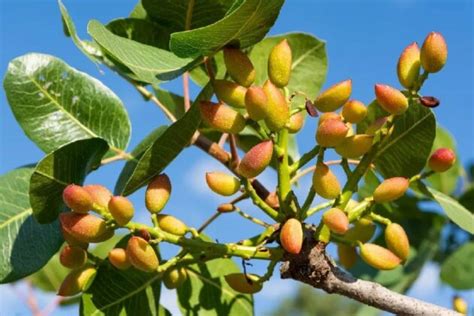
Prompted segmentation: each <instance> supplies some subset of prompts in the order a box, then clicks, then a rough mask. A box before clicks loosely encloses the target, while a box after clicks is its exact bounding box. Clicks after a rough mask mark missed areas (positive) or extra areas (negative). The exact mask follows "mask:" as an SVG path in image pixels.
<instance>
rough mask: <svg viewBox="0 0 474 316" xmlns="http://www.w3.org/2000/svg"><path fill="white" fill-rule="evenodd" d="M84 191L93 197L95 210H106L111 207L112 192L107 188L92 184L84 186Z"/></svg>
mask: <svg viewBox="0 0 474 316" xmlns="http://www.w3.org/2000/svg"><path fill="white" fill-rule="evenodd" d="M84 189H85V190H86V191H87V192H89V194H90V195H91V197H92V202H93V208H94V210H95V209H96V208H97V207H99V208H100V210H99V211H101V210H106V209H107V207H108V205H109V200H110V198H111V197H112V192H110V191H109V189H107V188H106V187H104V186H102V185H99V184H90V185H86V186H84Z"/></svg>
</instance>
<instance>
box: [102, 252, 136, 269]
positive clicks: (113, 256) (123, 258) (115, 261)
mask: <svg viewBox="0 0 474 316" xmlns="http://www.w3.org/2000/svg"><path fill="white" fill-rule="evenodd" d="M108 258H109V262H110V263H111V264H112V265H113V266H114V267H116V268H117V269H119V270H126V269H128V268H130V267H131V266H132V264H131V263H130V261H129V260H128V255H127V251H126V250H125V249H123V248H114V249H112V250H110V251H109V254H108Z"/></svg>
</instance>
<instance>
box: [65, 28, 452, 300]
mask: <svg viewBox="0 0 474 316" xmlns="http://www.w3.org/2000/svg"><path fill="white" fill-rule="evenodd" d="M223 53H224V62H225V67H226V70H227V74H226V76H225V77H224V78H214V76H213V74H211V73H210V74H209V76H210V79H211V82H212V85H213V88H214V92H215V94H216V97H217V100H218V102H212V101H201V102H200V104H199V108H200V113H201V116H202V119H203V121H204V123H205V124H206V125H207V126H208V127H210V128H212V129H214V130H216V131H219V132H221V133H227V134H230V141H229V144H230V146H231V154H232V157H231V159H229V163H227V164H226V166H227V167H228V169H229V170H230V171H229V172H228V173H226V172H221V171H210V172H207V173H206V175H205V181H206V183H207V185H208V186H209V188H210V190H212V191H213V192H215V193H216V194H219V195H221V196H224V197H229V196H233V195H235V194H237V193H238V192H240V193H241V194H240V195H239V197H237V198H235V199H234V200H232V201H230V202H227V203H223V204H221V205H219V206H218V208H217V215H216V216H214V217H212V218H211V219H210V221H213V220H214V219H216V218H217V216H218V215H221V214H224V213H237V214H239V215H241V216H243V217H244V218H245V219H247V220H250V221H252V222H253V223H255V224H258V225H261V226H263V227H264V228H265V230H264V231H263V232H262V233H261V234H260V235H257V236H255V237H253V238H249V239H246V240H243V241H241V242H239V243H235V244H219V243H214V242H208V241H205V238H201V237H202V236H201V235H200V231H198V230H196V229H194V228H191V227H188V226H187V225H186V224H184V223H183V222H182V221H181V220H179V219H178V218H176V217H173V216H172V215H168V214H162V213H161V212H162V211H163V210H164V208H165V207H166V205H167V202H168V200H169V198H170V195H171V191H172V186H171V181H170V179H169V177H168V176H167V175H166V174H160V175H158V176H156V177H155V178H154V179H152V180H151V181H150V183H149V184H148V187H147V189H146V192H145V205H146V208H147V209H148V211H149V213H150V216H151V220H152V222H153V227H150V226H146V225H143V224H138V223H134V222H132V219H133V216H134V213H135V209H134V206H133V204H132V203H131V201H130V200H129V199H128V198H126V197H124V196H113V195H112V193H111V192H110V191H109V190H108V189H107V188H105V187H103V186H101V185H85V186H80V185H75V184H71V185H69V186H67V187H66V188H65V189H64V192H63V198H64V203H65V204H66V205H67V206H68V207H69V208H70V209H71V212H65V213H62V214H61V215H60V223H61V228H62V232H63V236H64V238H65V240H66V241H67V245H66V246H65V247H64V248H63V250H62V251H61V255H60V261H61V263H62V264H63V265H64V266H65V267H67V268H70V269H72V271H71V273H70V274H69V275H68V276H67V277H66V279H65V280H64V282H63V284H62V286H61V289H60V290H59V294H60V295H65V296H68V295H75V294H77V293H78V292H80V291H84V290H86V289H87V287H88V286H89V285H90V284H91V282H92V281H93V278H94V275H95V273H96V268H97V265H98V264H101V262H102V261H101V260H97V258H95V257H94V256H91V255H90V253H88V252H87V249H88V245H89V243H100V242H103V241H105V240H107V239H109V238H111V237H112V236H113V235H114V232H115V230H116V229H118V228H125V229H128V230H129V231H130V232H131V234H130V236H129V238H128V240H126V245H125V246H124V248H115V249H112V250H111V251H110V252H109V254H108V258H107V260H106V262H108V263H110V264H111V265H112V266H113V267H115V268H116V269H119V270H125V269H130V268H134V269H138V270H140V271H143V272H147V273H158V274H160V276H161V277H162V279H163V282H164V284H165V286H166V287H167V288H170V289H171V288H176V287H178V286H181V285H182V284H183V283H184V282H185V281H186V279H187V269H186V266H187V265H188V264H190V263H193V262H196V260H212V259H213V258H217V257H228V256H240V257H242V258H244V259H251V258H260V259H262V258H264V259H268V260H270V261H271V264H270V265H269V269H268V272H267V274H265V275H263V276H258V275H254V274H247V273H246V272H244V273H232V274H228V275H227V276H226V277H225V280H226V282H227V283H228V285H229V286H230V287H231V288H233V289H234V290H235V291H238V292H241V293H256V292H258V291H260V290H261V288H262V286H263V282H265V281H266V280H268V279H269V278H270V276H271V274H272V271H273V269H274V267H275V264H276V262H277V261H278V260H280V259H281V257H282V254H283V252H286V253H287V254H288V255H290V256H291V255H298V254H299V253H300V252H301V251H302V248H303V243H304V241H305V238H307V236H308V235H309V234H311V235H312V236H313V237H312V238H314V239H317V240H319V241H320V242H322V243H326V244H327V243H330V242H334V243H335V244H336V245H337V252H338V259H339V263H340V264H341V265H342V266H344V267H345V268H347V269H349V268H351V267H352V266H353V265H354V264H355V263H356V261H357V260H358V258H359V257H360V258H362V260H363V261H365V262H366V263H367V264H369V265H371V266H372V267H374V268H377V269H380V270H390V269H394V268H396V267H397V266H399V265H400V264H403V263H404V262H405V261H406V260H407V259H408V258H409V253H410V243H409V239H408V236H407V234H406V232H405V230H404V229H403V227H402V226H401V225H400V224H397V223H393V222H391V220H390V219H388V218H385V217H383V216H381V215H379V214H376V213H375V206H376V205H377V204H381V203H392V202H394V201H396V200H397V199H399V198H401V197H402V196H403V195H405V194H406V192H407V191H408V190H409V187H410V183H412V182H414V181H417V180H419V179H421V178H423V177H426V176H427V175H429V174H431V173H433V172H444V171H446V170H448V169H449V168H450V167H451V166H452V165H453V164H454V162H455V159H456V157H455V154H454V152H453V151H452V150H451V149H448V148H440V149H437V150H436V151H435V152H434V153H433V154H432V155H431V157H430V158H429V160H428V163H427V165H428V167H429V168H430V169H431V171H428V172H425V173H423V174H420V175H417V176H415V177H413V178H411V179H407V178H403V177H392V178H387V179H384V180H383V181H382V182H381V183H380V184H379V185H378V186H377V187H376V189H375V190H374V191H373V194H372V196H371V197H368V198H366V199H364V200H362V201H359V202H356V201H354V200H352V194H353V193H354V192H355V191H356V190H357V183H358V182H359V181H360V179H361V177H362V176H363V175H364V174H365V173H366V172H367V170H369V169H370V168H371V167H372V164H373V157H374V156H375V155H376V150H377V145H378V144H379V143H380V142H383V141H384V140H386V139H387V138H388V137H389V136H390V133H391V132H392V130H393V128H392V126H393V121H394V118H395V117H396V116H400V115H403V114H404V113H405V112H406V111H407V109H408V108H409V107H410V106H423V102H421V103H420V102H415V101H417V100H419V97H420V96H419V95H418V91H419V89H420V88H421V86H422V85H423V82H424V81H425V80H426V79H427V77H428V74H429V73H435V72H438V71H439V70H440V69H441V68H442V67H443V66H444V64H445V62H446V57H447V49H446V43H445V42H444V39H443V37H442V36H441V35H440V34H438V33H430V34H429V35H428V37H427V38H426V40H425V42H424V44H423V46H422V48H421V50H420V49H419V48H418V46H417V44H416V43H413V44H411V45H409V46H408V47H407V48H406V49H405V50H404V51H403V52H402V54H401V56H400V59H399V62H398V65H397V74H398V78H399V81H400V84H401V85H402V86H403V87H404V88H405V89H406V90H403V91H400V90H398V89H396V88H394V87H391V86H388V85H385V84H376V85H375V98H376V104H377V105H378V106H380V108H381V109H382V110H383V111H384V112H386V115H385V116H383V117H381V118H378V119H376V120H373V121H371V122H370V124H369V126H368V128H367V129H366V130H365V132H364V133H356V132H355V128H354V124H358V123H360V122H362V121H364V120H365V119H366V118H367V116H368V108H367V107H366V106H365V105H364V103H362V102H361V101H359V100H355V99H351V94H352V81H351V80H344V81H342V82H339V83H336V84H334V85H333V86H331V87H330V88H328V89H326V90H325V91H323V92H321V93H320V94H319V95H318V96H317V97H316V98H315V100H309V99H308V98H307V99H306V103H305V104H304V105H302V106H297V105H294V104H292V102H291V101H292V100H291V99H292V95H293V94H294V93H297V91H291V71H292V65H293V56H292V49H291V45H290V43H289V42H288V41H287V40H286V39H283V40H281V41H280V42H279V43H277V44H276V45H275V46H274V47H273V49H272V50H271V52H270V53H269V55H268V67H267V73H266V75H267V79H266V80H265V81H263V82H261V83H260V85H258V84H256V78H257V73H256V69H255V68H254V66H253V64H252V61H251V60H250V58H249V57H248V56H247V54H246V53H245V52H243V51H241V50H239V49H236V48H230V47H229V48H225V49H224V52H223ZM421 69H423V70H424V72H423V73H420V71H421ZM258 75H260V74H258ZM308 105H309V107H310V111H309V112H310V114H311V116H314V114H315V113H319V119H318V122H317V126H316V133H315V141H316V144H315V147H314V149H312V150H311V151H310V152H308V153H306V154H304V155H303V156H302V157H301V159H300V160H299V161H294V162H292V163H291V164H290V161H289V157H288V134H289V133H297V132H299V131H300V130H301V129H302V128H303V125H304V120H305V110H308ZM338 111H339V112H338ZM244 128H250V129H253V130H254V131H255V133H256V134H258V135H259V136H260V141H259V142H258V143H257V144H254V145H253V146H252V147H251V148H250V149H249V150H247V151H246V152H245V153H244V155H243V156H242V157H241V158H240V157H238V149H237V147H236V143H235V139H237V141H238V135H239V133H240V132H242V130H243V129H244ZM327 150H334V151H335V153H337V154H338V155H339V156H340V157H341V160H340V161H338V162H337V164H341V165H342V167H343V168H344V171H345V173H346V175H347V182H346V184H345V185H341V183H340V181H339V178H338V177H337V176H336V174H335V173H334V172H333V171H332V170H331V166H332V165H334V162H328V161H325V160H324V153H325V152H326V151H327ZM316 157H317V159H316V162H315V164H314V166H312V167H310V169H309V170H310V171H312V186H311V190H310V193H309V194H308V197H307V198H306V200H305V202H304V204H303V205H302V206H301V205H300V203H299V202H298V200H297V199H296V197H295V195H294V194H293V192H292V187H291V185H292V184H293V183H294V182H296V180H295V179H297V178H299V177H300V176H301V175H303V174H305V172H304V171H303V170H301V168H302V167H303V166H304V165H305V164H307V163H309V162H310V161H311V160H313V158H316ZM361 157H362V158H361ZM359 159H360V160H359ZM349 161H350V162H351V163H352V164H356V165H358V166H357V168H356V169H354V170H351V168H350V167H349ZM270 165H272V166H273V167H275V169H276V170H277V172H278V185H277V187H276V189H275V191H273V192H266V189H265V190H262V188H261V187H259V185H257V181H256V177H258V176H259V175H260V174H261V173H262V172H263V171H264V170H265V169H266V168H267V167H269V166H270ZM316 195H318V196H319V197H321V198H323V199H326V200H328V201H327V202H324V203H322V204H320V205H318V206H315V207H313V208H311V204H312V201H313V199H314V198H315V196H316ZM244 199H251V200H252V202H253V203H254V204H255V205H256V206H258V207H259V208H260V209H261V210H262V211H263V212H264V213H265V214H266V215H268V216H269V217H270V218H272V220H274V221H275V222H276V224H275V225H271V224H267V223H265V222H264V221H262V220H260V219H258V218H255V217H253V216H250V215H248V214H246V213H245V212H243V211H242V210H240V208H239V207H237V205H236V204H237V203H238V202H239V201H241V200H244ZM320 210H324V212H323V214H322V217H321V221H320V222H319V223H318V224H317V225H312V223H307V222H305V220H307V219H308V218H309V216H310V215H312V214H314V213H315V212H317V211H320ZM210 221H209V223H210ZM209 223H207V224H209ZM207 224H206V225H207ZM377 225H382V226H383V231H384V238H385V246H381V245H378V244H375V243H371V242H370V241H371V239H373V236H374V234H375V232H376V227H377ZM203 227H205V226H203ZM274 241H276V242H277V243H279V246H278V247H277V248H269V247H268V244H270V243H272V242H274ZM160 242H169V243H173V244H176V245H179V246H181V247H182V251H181V252H180V253H179V254H178V255H177V256H175V257H172V258H169V259H168V260H162V259H160V258H159V256H158V255H157V250H156V247H155V245H156V244H158V243H160ZM280 246H281V248H280ZM193 248H199V249H201V250H202V252H201V253H204V254H205V256H203V257H201V258H199V259H196V258H195V257H194V256H191V257H187V254H189V253H190V252H193Z"/></svg>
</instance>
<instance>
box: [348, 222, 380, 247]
mask: <svg viewBox="0 0 474 316" xmlns="http://www.w3.org/2000/svg"><path fill="white" fill-rule="evenodd" d="M375 229H376V227H375V224H374V222H372V221H371V220H370V219H367V218H361V219H359V220H358V221H357V222H356V223H355V224H354V226H353V227H351V228H350V229H349V230H348V231H347V233H345V234H344V238H346V239H347V240H349V241H352V242H356V241H360V242H361V243H366V242H368V241H369V240H370V239H371V238H372V236H373V235H374V233H375Z"/></svg>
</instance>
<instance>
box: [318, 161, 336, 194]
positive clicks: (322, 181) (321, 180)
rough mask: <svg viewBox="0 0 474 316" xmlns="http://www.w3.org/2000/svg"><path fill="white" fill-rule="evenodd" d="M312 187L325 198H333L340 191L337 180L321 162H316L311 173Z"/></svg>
mask: <svg viewBox="0 0 474 316" xmlns="http://www.w3.org/2000/svg"><path fill="white" fill-rule="evenodd" d="M313 189H314V191H315V192H316V193H317V194H319V195H320V196H321V197H322V198H325V199H335V198H336V197H337V196H338V195H339V194H340V193H341V185H340V184H339V180H338V179H337V177H336V176H335V175H334V173H332V171H331V170H330V169H329V167H328V166H327V165H325V164H324V163H322V162H318V163H317V164H316V169H315V170H314V173H313Z"/></svg>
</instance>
